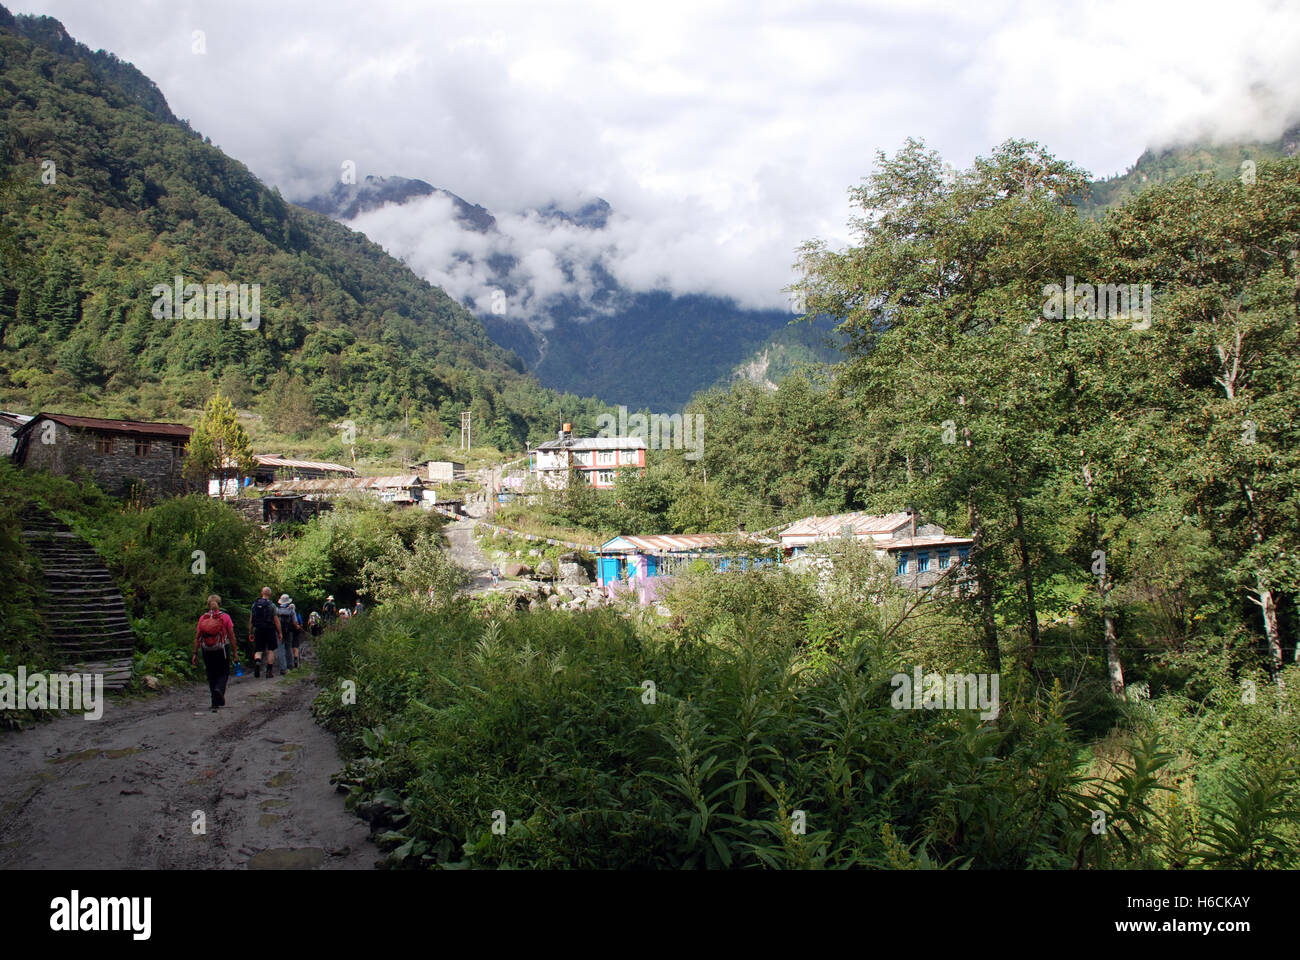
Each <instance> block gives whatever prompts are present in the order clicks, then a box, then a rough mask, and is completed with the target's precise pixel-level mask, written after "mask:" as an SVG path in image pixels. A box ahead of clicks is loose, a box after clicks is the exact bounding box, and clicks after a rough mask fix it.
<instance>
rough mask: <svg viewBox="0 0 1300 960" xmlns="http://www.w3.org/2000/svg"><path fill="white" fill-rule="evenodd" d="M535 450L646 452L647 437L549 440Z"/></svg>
mask: <svg viewBox="0 0 1300 960" xmlns="http://www.w3.org/2000/svg"><path fill="white" fill-rule="evenodd" d="M533 449H534V450H644V449H645V437H576V438H574V439H573V440H547V441H546V442H545V443H539V444H538V445H537V446H535V447H533Z"/></svg>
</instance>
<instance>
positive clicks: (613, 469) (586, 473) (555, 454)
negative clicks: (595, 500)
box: [528, 423, 646, 490]
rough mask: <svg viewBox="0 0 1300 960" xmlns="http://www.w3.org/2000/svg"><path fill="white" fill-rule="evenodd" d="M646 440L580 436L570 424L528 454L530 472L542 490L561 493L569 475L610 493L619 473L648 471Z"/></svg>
mask: <svg viewBox="0 0 1300 960" xmlns="http://www.w3.org/2000/svg"><path fill="white" fill-rule="evenodd" d="M645 451H646V442H645V438H644V437H577V438H575V437H574V436H573V431H572V429H571V428H570V425H569V424H567V423H566V424H565V425H564V429H563V430H561V431H560V434H559V437H558V438H557V439H555V440H547V441H546V442H545V443H540V444H538V445H537V446H535V447H531V448H530V449H529V451H528V470H529V473H530V474H532V475H533V476H535V477H536V478H537V480H538V482H539V483H540V484H541V485H542V486H543V487H548V488H550V489H553V490H562V489H564V488H565V487H567V486H568V485H569V475H570V472H572V473H573V475H575V476H577V477H579V478H580V479H581V480H583V481H584V482H586V483H589V484H591V486H593V487H595V488H596V489H597V490H610V489H613V487H614V479H615V477H617V476H618V473H619V471H620V470H629V469H635V470H639V471H640V472H642V473H644V472H645Z"/></svg>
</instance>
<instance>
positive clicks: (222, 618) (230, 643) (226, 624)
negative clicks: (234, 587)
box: [190, 593, 235, 712]
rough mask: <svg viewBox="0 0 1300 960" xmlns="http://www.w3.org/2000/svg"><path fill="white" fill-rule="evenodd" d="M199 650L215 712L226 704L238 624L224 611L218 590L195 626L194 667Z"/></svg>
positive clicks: (192, 659) (209, 598)
mask: <svg viewBox="0 0 1300 960" xmlns="http://www.w3.org/2000/svg"><path fill="white" fill-rule="evenodd" d="M200 649H202V650H203V667H204V669H206V670H207V673H208V692H209V693H210V694H212V708H211V709H212V710H213V711H214V712H215V711H216V710H217V709H219V708H220V707H224V706H225V705H226V682H227V681H228V680H229V679H230V665H231V661H233V660H234V659H235V624H234V622H233V621H232V620H231V619H230V615H229V614H226V613H222V612H221V598H220V597H219V596H217V595H216V594H215V593H214V594H212V595H211V596H210V597H208V609H207V610H206V611H205V612H204V613H203V615H202V616H200V617H199V622H198V624H197V625H196V626H195V628H194V653H193V654H192V655H191V656H190V664H191V666H192V665H194V664H196V663H198V661H199V650H200Z"/></svg>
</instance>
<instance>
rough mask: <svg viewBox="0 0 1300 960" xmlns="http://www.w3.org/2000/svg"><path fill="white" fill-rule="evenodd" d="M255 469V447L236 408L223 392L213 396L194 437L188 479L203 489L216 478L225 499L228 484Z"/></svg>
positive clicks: (188, 457) (187, 459) (186, 467)
mask: <svg viewBox="0 0 1300 960" xmlns="http://www.w3.org/2000/svg"><path fill="white" fill-rule="evenodd" d="M255 465H256V461H255V460H254V459H253V448H252V444H251V443H250V442H249V439H248V434H247V433H246V432H245V431H244V428H243V427H242V426H240V423H239V417H238V415H237V414H236V413H235V408H234V406H232V405H231V403H230V401H229V400H227V399H226V398H225V397H223V396H222V395H221V393H220V392H217V393H215V394H213V396H212V399H211V400H209V401H208V403H207V406H206V407H205V408H204V411H203V416H202V417H201V418H200V420H199V423H198V426H196V427H195V428H194V433H193V434H192V435H191V437H190V445H189V451H188V455H187V456H186V460H185V476H186V479H188V480H189V481H190V482H191V483H192V484H194V485H196V486H200V487H201V486H205V485H206V484H207V480H208V478H209V477H211V476H213V475H215V476H216V477H217V479H218V482H219V483H220V487H221V496H222V497H223V498H224V497H225V495H226V482H227V480H228V479H231V478H234V479H237V478H239V477H241V476H246V475H248V474H250V473H252V472H253V468H254V466H255Z"/></svg>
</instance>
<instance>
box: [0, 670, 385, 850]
mask: <svg viewBox="0 0 1300 960" xmlns="http://www.w3.org/2000/svg"><path fill="white" fill-rule="evenodd" d="M310 669H311V668H310V666H308V667H306V668H304V669H302V670H295V671H291V672H290V673H289V675H288V676H287V677H285V676H282V675H280V674H278V673H277V675H276V677H275V678H274V679H271V680H268V679H266V678H261V679H257V678H254V677H253V676H252V675H251V673H245V674H244V676H243V677H241V678H235V677H232V678H231V682H230V686H229V688H228V689H227V692H226V703H227V706H226V707H224V708H223V709H222V710H220V711H218V712H216V713H212V712H210V711H209V710H208V691H207V685H206V683H197V684H186V685H184V686H182V687H179V688H177V689H174V690H171V691H168V692H166V693H164V694H161V695H159V696H157V697H152V698H150V699H148V700H144V701H123V700H115V699H109V701H108V703H107V704H106V706H105V709H104V715H103V716H102V717H101V718H100V719H99V720H86V719H84V718H82V717H81V716H80V715H72V716H67V717H64V718H61V719H59V720H56V721H54V722H52V723H46V724H41V725H39V726H34V727H32V728H31V729H29V730H26V731H23V732H21V733H13V732H10V733H4V734H0V869H43V868H51V869H73V870H96V869H182V870H184V869H194V870H198V869H202V870H231V869H241V868H247V869H259V868H276V867H299V868H320V869H353V870H356V869H369V868H371V867H372V866H373V865H374V863H375V861H376V860H377V859H378V857H379V853H378V851H377V850H376V849H375V847H374V846H373V845H372V844H371V843H370V842H369V840H368V839H367V838H368V836H369V831H368V829H367V827H366V825H365V823H363V822H362V821H361V820H359V819H357V818H356V817H354V816H352V815H351V814H349V813H347V812H346V811H344V809H343V797H342V795H341V794H339V793H338V792H336V790H335V788H334V787H333V786H332V785H331V784H330V782H329V779H330V777H331V775H333V774H334V773H335V772H336V771H337V770H338V769H339V768H340V767H341V766H342V761H341V760H340V759H339V755H338V751H337V748H336V746H335V743H334V739H333V737H332V736H330V734H329V733H327V732H326V731H325V730H323V729H322V728H321V727H319V726H318V725H317V724H316V722H315V721H314V720H313V719H312V716H311V712H310V706H311V700H312V698H313V697H314V696H315V694H316V693H317V687H316V684H315V682H314V681H313V679H312V678H311V677H310V676H309V675H308V674H309V672H310ZM198 815H201V820H200V817H199V816H198ZM198 822H201V823H202V825H203V827H204V831H203V832H196V830H195V824H196V823H198Z"/></svg>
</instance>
